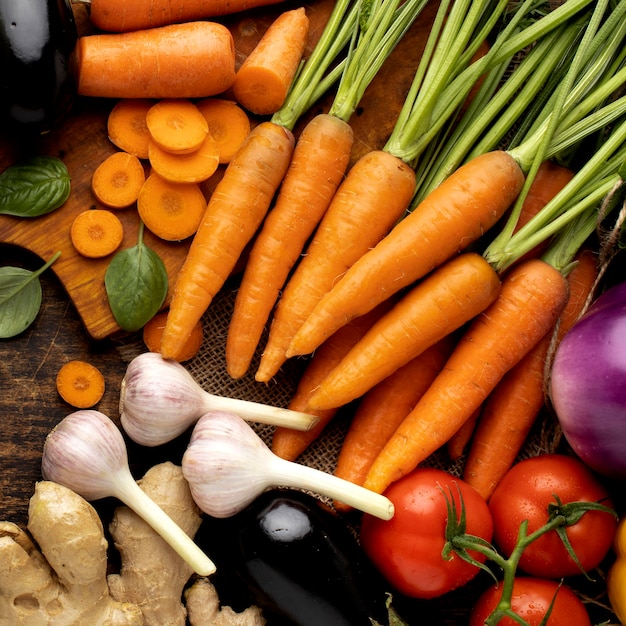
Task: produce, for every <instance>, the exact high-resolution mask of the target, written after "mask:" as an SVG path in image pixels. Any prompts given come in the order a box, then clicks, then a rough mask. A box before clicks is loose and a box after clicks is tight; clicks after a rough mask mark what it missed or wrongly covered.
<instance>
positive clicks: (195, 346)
mask: <svg viewBox="0 0 626 626" xmlns="http://www.w3.org/2000/svg"><path fill="white" fill-rule="evenodd" d="M166 320H167V311H159V312H158V313H157V314H156V315H155V316H153V317H152V318H151V319H150V320H149V321H148V322H147V323H146V324H145V325H144V327H143V331H142V339H143V342H144V343H145V344H146V348H148V350H150V352H159V351H160V350H161V338H162V337H163V330H164V329H165V321H166ZM203 340H204V328H203V326H202V322H201V321H199V322H198V323H197V324H196V325H195V326H194V327H193V330H192V331H191V334H190V335H189V339H188V340H187V343H185V346H184V348H183V349H182V351H181V352H180V354H179V355H178V361H179V362H183V361H189V360H190V359H192V358H193V357H194V356H196V354H198V352H199V350H200V348H201V347H202V341H203Z"/></svg>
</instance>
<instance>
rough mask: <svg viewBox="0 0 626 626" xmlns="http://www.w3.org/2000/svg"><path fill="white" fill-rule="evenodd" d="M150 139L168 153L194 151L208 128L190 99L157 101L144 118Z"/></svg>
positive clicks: (202, 141) (204, 136)
mask: <svg viewBox="0 0 626 626" xmlns="http://www.w3.org/2000/svg"><path fill="white" fill-rule="evenodd" d="M146 124H147V126H148V130H149V131H150V136H151V137H152V139H153V140H154V141H155V142H156V144H157V145H158V146H159V148H161V149H162V150H165V151H166V152H171V153H172V154H188V153H189V152H195V151H196V150H197V149H198V148H199V147H200V146H201V145H202V144H203V143H204V140H205V138H206V136H207V134H208V132H209V125H208V123H207V121H206V119H205V117H204V115H202V113H200V111H199V110H198V107H196V105H195V104H194V103H193V102H191V101H190V100H185V99H168V100H161V101H160V102H157V103H156V104H155V105H154V106H152V107H151V108H150V110H149V111H148V113H147V115H146Z"/></svg>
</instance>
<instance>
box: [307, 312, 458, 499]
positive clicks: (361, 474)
mask: <svg viewBox="0 0 626 626" xmlns="http://www.w3.org/2000/svg"><path fill="white" fill-rule="evenodd" d="M379 306H380V305H379ZM359 319H362V318H356V319H355V320H353V321H352V322H351V324H354V323H355V322H357V321H358V320H359ZM340 332H341V329H340V330H338V331H337V334H339V333H340ZM333 336H334V335H333ZM453 345H454V342H453V340H452V338H451V336H449V337H446V338H445V339H442V340H441V341H440V342H438V343H436V344H435V345H434V346H431V347H430V348H428V349H427V350H425V351H424V352H422V353H421V354H420V355H419V356H417V357H415V358H414V359H412V360H411V361H409V362H408V363H406V364H405V365H403V366H402V367H401V368H399V369H397V370H396V371H395V372H394V373H393V374H391V376H389V377H387V378H385V379H384V380H382V381H381V382H380V383H378V384H377V385H376V386H375V387H373V388H372V389H370V391H368V392H367V393H366V394H365V396H363V399H362V400H361V402H360V404H359V405H358V407H357V409H356V411H355V413H354V417H353V418H352V421H351V422H350V426H349V427H348V432H347V433H346V436H345V439H344V441H343V444H342V446H341V450H340V451H339V456H338V457H337V465H336V467H335V472H334V473H335V476H339V477H340V478H343V479H345V480H349V481H350V482H353V483H355V484H357V485H362V484H363V481H364V480H365V476H366V475H367V472H368V470H369V468H370V465H371V464H372V463H373V462H374V459H375V458H376V456H377V455H378V453H379V452H380V451H381V450H382V449H383V446H384V445H385V444H386V443H387V441H388V440H389V439H390V437H391V436H392V435H393V433H394V432H395V431H396V428H397V427H398V426H399V425H400V423H401V422H402V420H403V419H404V418H405V417H406V416H407V415H408V414H409V413H410V412H411V411H412V410H413V407H414V406H415V404H416V403H417V401H418V400H419V398H420V397H421V396H422V394H423V393H424V392H425V391H426V390H427V389H428V387H429V386H430V384H431V383H432V381H433V380H434V379H435V376H437V374H438V373H439V372H440V371H441V368H442V367H443V365H444V363H445V362H446V359H447V358H448V356H449V355H450V352H451V351H452V347H453ZM316 354H317V353H316ZM334 504H335V508H336V509H337V510H339V511H348V510H349V509H350V507H348V505H346V504H344V503H343V502H338V501H336V502H335V503H334Z"/></svg>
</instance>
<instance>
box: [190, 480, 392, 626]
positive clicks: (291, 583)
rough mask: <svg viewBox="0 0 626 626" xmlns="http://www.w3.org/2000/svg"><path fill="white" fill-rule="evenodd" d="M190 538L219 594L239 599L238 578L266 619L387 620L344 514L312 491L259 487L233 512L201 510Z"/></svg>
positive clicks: (354, 624) (294, 623) (376, 581)
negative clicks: (205, 557) (211, 565)
mask: <svg viewBox="0 0 626 626" xmlns="http://www.w3.org/2000/svg"><path fill="white" fill-rule="evenodd" d="M196 541H197V542H198V543H199V544H200V545H201V546H202V547H203V548H204V549H205V550H206V551H207V553H208V554H210V555H211V558H212V559H213V560H214V561H215V563H216V565H217V574H216V577H215V579H214V583H215V586H216V588H217V589H218V592H219V594H220V598H221V599H222V602H223V603H229V604H230V605H231V606H236V605H237V602H238V601H239V602H240V605H241V606H240V608H241V607H242V606H243V605H245V602H246V601H245V600H244V601H243V602H242V601H241V599H239V600H237V599H235V598H233V597H232V589H233V588H234V587H236V586H237V584H239V585H240V586H241V587H243V588H245V589H247V591H248V593H249V600H250V602H252V603H254V604H256V605H257V606H259V607H261V609H262V610H263V614H264V617H265V618H266V620H267V624H268V626H360V625H362V626H371V624H372V622H371V621H370V618H373V619H375V620H376V621H377V622H378V623H379V624H386V623H387V609H386V605H385V602H386V594H385V588H384V584H383V582H382V580H381V579H380V577H379V575H378V573H377V572H376V570H375V569H374V568H373V566H372V564H371V563H370V562H369V561H368V560H367V557H366V556H365V555H364V553H363V552H362V551H361V548H360V546H359V544H358V542H357V540H356V539H355V537H354V535H353V534H352V532H351V531H350V530H349V528H348V527H347V526H346V524H345V522H344V521H342V520H340V519H339V518H337V516H336V515H335V514H334V513H333V512H332V511H331V510H330V509H329V508H328V507H326V505H324V504H323V503H322V502H320V501H319V500H318V499H317V498H315V497H313V496H310V495H308V494H306V493H303V492H300V491H296V490H290V489H272V490H269V491H266V492H265V493H263V494H262V495H261V496H260V497H259V498H257V499H256V500H255V501H254V502H253V503H252V504H250V505H249V506H248V507H247V508H246V509H245V510H243V511H242V512H241V513H238V514H236V515H234V516H232V517H230V518H226V519H222V520H217V519H213V518H209V519H208V520H207V521H206V526H205V527H204V528H201V530H200V532H199V534H198V535H196ZM229 589H230V591H229ZM229 593H230V594H231V595H229Z"/></svg>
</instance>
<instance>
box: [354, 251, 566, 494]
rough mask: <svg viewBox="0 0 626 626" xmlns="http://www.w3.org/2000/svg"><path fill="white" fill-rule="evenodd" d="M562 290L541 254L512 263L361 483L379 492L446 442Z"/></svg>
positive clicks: (541, 328)
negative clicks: (498, 290)
mask: <svg viewBox="0 0 626 626" xmlns="http://www.w3.org/2000/svg"><path fill="white" fill-rule="evenodd" d="M567 293H568V285H567V281H566V279H565V278H564V276H563V275H562V274H561V272H559V271H558V270H557V269H556V268H555V267H553V266H552V265H549V264H548V263H545V262H544V261H541V260H538V259H530V260H528V261H526V262H524V263H522V264H520V265H516V266H514V267H512V268H511V269H510V271H509V272H508V273H507V274H506V275H505V277H504V280H503V282H502V290H501V293H500V296H499V297H498V299H497V300H496V301H495V302H494V303H493V304H492V305H491V306H490V307H489V308H488V309H487V310H486V311H484V312H483V313H481V314H480V315H479V316H478V317H477V318H476V319H475V320H474V321H473V322H472V324H471V325H470V327H469V328H468V330H467V332H466V333H465V334H464V335H463V336H462V338H461V339H460V341H459V342H458V343H457V345H456V347H455V349H454V351H453V352H452V355H451V356H450V358H449V359H448V360H447V362H446V364H445V366H444V368H443V370H442V371H441V372H440V374H439V375H438V376H437V377H436V378H435V380H434V381H433V383H432V385H431V386H430V387H429V388H428V390H427V391H426V392H425V393H424V395H423V396H422V397H421V399H420V401H419V402H418V403H417V405H416V406H415V408H414V409H413V411H411V413H410V414H409V415H408V416H407V417H406V418H405V420H404V421H403V422H402V424H400V426H399V427H398V429H397V430H396V432H395V433H394V434H393V436H392V437H391V439H390V440H389V442H388V443H387V444H386V445H385V447H384V448H383V450H382V451H381V453H380V454H379V455H378V457H377V458H376V460H375V461H374V463H373V464H372V466H371V468H370V470H369V472H368V475H367V477H366V479H365V482H364V486H365V487H367V488H368V489H371V490H373V491H375V492H378V493H382V492H383V491H384V490H385V489H386V488H387V487H388V486H389V485H390V484H391V483H392V482H393V481H395V480H398V479H399V478H401V477H402V476H404V475H405V474H407V473H408V472H410V471H412V470H413V469H415V467H417V465H419V463H421V462H422V461H424V460H425V459H426V458H427V457H428V456H430V455H431V454H432V453H433V452H435V451H436V450H437V449H439V448H440V447H441V446H443V445H445V444H446V442H447V441H448V440H449V439H450V437H452V436H453V435H454V433H455V432H456V431H458V429H459V428H460V427H461V426H462V425H463V423H464V422H466V421H467V420H468V419H469V418H470V416H471V415H472V413H473V412H474V411H475V410H476V409H478V408H479V407H480V406H481V404H482V403H483V402H484V401H485V399H486V398H487V396H488V395H489V394H490V393H491V392H492V391H493V389H494V388H495V386H496V385H497V384H498V383H499V381H500V380H501V379H502V377H503V376H504V375H505V374H506V372H507V371H509V370H510V369H511V368H512V367H513V366H514V365H515V364H516V363H518V362H519V361H520V360H521V359H522V358H523V357H524V356H525V355H526V354H527V353H528V352H530V350H531V349H532V348H533V347H534V345H536V344H537V343H538V342H539V341H540V340H541V338H542V337H543V336H544V335H545V334H546V333H547V332H548V331H549V330H550V329H551V328H552V327H553V326H554V324H555V322H556V320H557V318H558V316H559V315H560V314H561V311H562V310H563V308H564V306H565V303H566V301H567Z"/></svg>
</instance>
